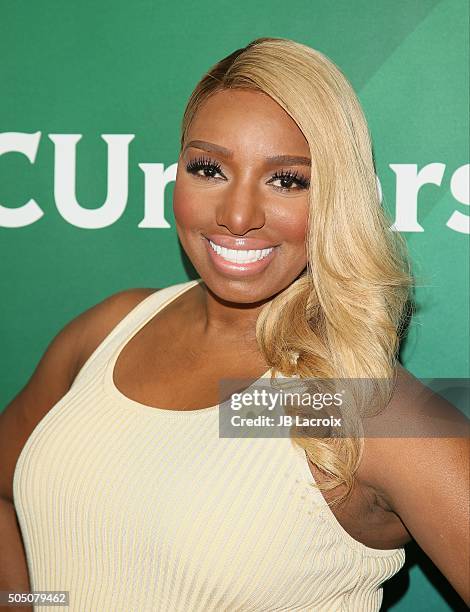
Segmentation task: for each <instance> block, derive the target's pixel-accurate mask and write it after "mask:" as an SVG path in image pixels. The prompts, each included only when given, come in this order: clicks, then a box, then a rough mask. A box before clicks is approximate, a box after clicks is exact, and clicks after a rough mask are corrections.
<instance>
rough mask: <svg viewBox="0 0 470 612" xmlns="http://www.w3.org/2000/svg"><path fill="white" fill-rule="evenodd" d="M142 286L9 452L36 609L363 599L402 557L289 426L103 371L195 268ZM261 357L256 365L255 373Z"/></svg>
mask: <svg viewBox="0 0 470 612" xmlns="http://www.w3.org/2000/svg"><path fill="white" fill-rule="evenodd" d="M197 282H200V279H198V280H196V281H189V282H185V283H179V284H177V285H173V286H171V287H167V288H166V289H163V290H160V291H156V292H155V293H153V294H152V295H150V296H148V297H147V298H145V299H144V300H143V301H141V302H140V303H139V304H138V305H137V306H136V307H135V308H134V309H133V310H132V311H131V312H130V313H129V314H128V315H127V316H126V317H125V318H123V319H122V320H121V321H120V323H119V324H118V325H117V326H116V327H115V328H114V329H113V330H112V332H111V333H110V334H109V335H108V336H107V338H106V339H105V340H104V341H103V342H102V343H101V344H100V346H98V348H97V349H96V350H95V351H94V353H93V354H92V355H91V356H90V357H89V359H88V361H87V362H86V363H85V364H84V366H83V368H82V369H81V370H80V372H79V374H78V375H77V377H76V378H75V380H74V382H73V385H72V387H71V388H70V390H69V391H68V392H67V394H66V395H65V396H64V397H63V398H61V399H60V400H59V402H58V403H57V404H55V405H54V406H53V407H52V408H51V409H50V410H49V412H48V413H47V414H46V415H45V416H44V417H43V419H42V420H41V421H40V422H39V423H38V424H37V426H36V427H35V429H34V430H33V432H32V433H31V435H30V436H29V438H28V440H27V442H26V444H25V446H24V447H23V449H22V451H21V453H20V456H19V458H18V461H17V464H16V467H15V473H14V479H13V495H14V504H15V508H16V511H17V515H18V520H19V525H20V528H21V532H22V536H23V541H24V545H25V550H26V557H27V563H28V568H29V575H30V581H31V590H56V591H69V597H70V607H69V608H65V607H63V606H60V607H59V606H50V607H43V606H41V607H38V608H37V610H40V611H41V612H46V611H48V610H49V611H51V612H59V611H61V610H69V611H70V612H108V611H109V612H118V611H122V612H140V611H149V612H150V611H152V612H153V611H155V612H180V611H181V612H261V611H264V612H274V611H281V610H284V611H289V612H292V611H294V610H298V611H305V612H306V611H309V612H320V611H321V612H323V611H325V612H335V611H340V610H341V611H343V612H344V611H357V612H369V611H370V612H372V611H376V610H379V608H380V605H381V602H382V596H383V593H382V588H381V584H383V582H384V581H386V580H387V579H389V578H390V577H391V576H393V575H394V574H396V573H397V572H398V571H399V570H400V569H401V567H402V566H403V564H404V562H405V551H404V549H403V548H397V549H391V550H379V549H374V548H369V547H368V546H365V545H364V544H362V543H360V542H358V541H356V540H355V539H354V538H353V537H352V536H351V535H350V534H348V533H347V532H346V530H345V529H344V528H343V527H342V526H341V525H340V523H339V522H338V521H337V519H336V518H335V516H334V514H333V512H332V511H331V509H330V508H329V507H328V505H327V503H326V501H325V499H324V498H323V495H322V494H321V492H319V491H318V490H316V489H315V488H313V487H312V486H311V483H313V482H314V479H313V476H312V474H311V472H310V469H309V467H308V464H307V459H306V456H305V452H304V450H303V449H301V448H299V447H298V446H295V445H294V444H293V443H292V441H291V439H290V438H261V439H260V438H240V439H238V438H220V437H219V428H218V406H213V407H209V408H204V409H200V410H191V411H177V410H167V409H162V408H153V407H150V406H145V405H143V404H140V403H139V402H136V401H133V400H131V399H129V398H127V397H126V396H124V395H123V394H122V393H121V392H120V391H119V390H118V389H117V387H116V386H115V385H114V382H113V370H114V364H115V363H116V361H117V358H118V355H119V354H120V352H121V351H122V349H123V348H124V346H125V345H126V344H127V342H128V341H129V340H130V339H131V338H132V337H133V336H134V335H135V334H136V333H137V332H138V331H139V330H140V329H141V328H142V327H143V326H144V325H145V324H146V323H147V322H148V321H149V320H150V319H152V317H153V316H154V315H155V314H156V313H157V312H159V311H160V310H162V309H163V308H164V307H165V306H166V305H167V304H168V303H169V302H171V301H172V300H174V299H175V298H176V297H177V296H179V295H181V294H182V293H183V292H184V291H186V290H188V289H190V288H191V287H192V286H194V285H195V283H197ZM267 376H268V373H266V374H265V375H264V376H263V377H267Z"/></svg>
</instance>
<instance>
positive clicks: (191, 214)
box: [173, 179, 200, 227]
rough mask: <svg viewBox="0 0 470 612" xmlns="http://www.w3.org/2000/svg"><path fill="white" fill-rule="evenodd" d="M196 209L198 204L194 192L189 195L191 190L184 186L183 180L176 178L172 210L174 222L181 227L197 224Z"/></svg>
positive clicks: (198, 207)
mask: <svg viewBox="0 0 470 612" xmlns="http://www.w3.org/2000/svg"><path fill="white" fill-rule="evenodd" d="M198 210H200V206H198V201H197V198H195V197H194V193H193V195H191V190H190V189H187V188H186V187H185V186H184V181H183V180H181V181H179V180H178V179H177V180H176V183H175V188H174V191H173V212H174V215H175V220H176V222H177V223H178V224H179V225H180V226H182V227H191V226H193V225H194V224H195V223H196V224H197V221H198V216H199V215H198ZM199 220H200V219H199Z"/></svg>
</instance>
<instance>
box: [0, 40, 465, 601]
mask: <svg viewBox="0 0 470 612" xmlns="http://www.w3.org/2000/svg"><path fill="white" fill-rule="evenodd" d="M174 212H175V220H176V225H177V231H178V236H179V239H180V241H181V244H182V246H183V248H184V250H185V252H186V254H187V255H188V257H189V258H190V260H191V261H192V263H193V265H194V267H195V268H196V270H197V271H198V274H199V275H200V278H199V279H197V280H196V281H190V282H187V283H180V284H178V285H174V286H172V287H167V288H166V289H162V290H159V291H155V290H154V289H136V290H130V291H125V292H121V293H119V294H117V295H114V296H112V297H110V298H108V299H107V300H105V301H104V302H102V303H100V304H98V305H97V306H95V307H94V308H91V309H90V310H88V311H86V312H85V313H83V314H82V315H80V316H79V317H78V318H77V319H75V320H74V321H72V322H71V323H70V324H69V325H68V326H66V327H65V328H64V330H63V331H62V332H61V333H60V334H58V336H57V337H56V338H55V339H54V341H53V342H52V343H51V345H50V347H49V348H48V350H47V351H46V353H45V355H44V357H43V358H42V360H41V362H40V364H39V366H38V368H37V370H36V372H35V373H34V375H33V377H32V379H31V380H30V382H29V383H28V385H27V386H26V387H25V389H23V391H22V392H21V393H20V394H19V395H18V396H17V398H15V399H14V400H13V402H12V403H11V404H10V405H9V406H8V407H7V409H6V411H5V413H4V414H3V415H2V430H1V436H2V439H1V442H2V444H1V447H2V454H3V461H4V464H5V465H6V466H7V468H8V469H7V470H6V474H7V475H6V476H2V490H1V494H2V499H3V500H4V508H3V510H2V515H1V516H2V522H3V526H4V527H5V528H6V529H9V536H8V539H7V544H6V545H5V552H4V555H5V566H6V568H7V569H6V570H4V572H5V573H4V576H3V578H2V580H3V584H2V588H3V589H6V588H10V589H13V588H14V589H15V590H21V589H23V590H25V591H27V590H29V589H30V588H31V589H33V588H34V589H35V590H39V589H47V590H65V591H69V593H70V610H99V611H102V610H113V611H114V610H123V611H124V610H126V611H128V610H133V611H137V610H157V611H165V612H167V611H179V610H184V611H185V612H188V611H190V612H194V611H196V610H197V611H199V610H201V611H205V612H206V611H209V610H214V611H223V610H226V611H229V610H230V611H232V610H239V611H240V612H248V611H261V610H264V611H274V610H294V609H295V610H309V611H323V610H324V611H327V612H331V611H334V610H357V611H360V612H364V611H368V610H378V609H379V608H380V604H381V601H382V589H381V585H382V584H383V582H384V581H386V580H387V579H389V578H390V577H391V576H392V575H394V574H395V573H396V572H398V571H399V570H400V568H401V567H402V566H403V563H404V560H405V555H404V549H403V546H404V544H405V543H406V542H408V541H410V539H411V538H414V539H415V540H416V541H417V542H418V544H419V545H420V546H421V547H422V548H423V550H424V551H425V552H426V553H427V554H428V555H429V556H430V558H431V559H432V560H433V561H434V563H435V564H436V565H437V566H438V567H439V568H440V570H441V571H442V572H443V573H444V574H445V576H446V577H447V578H448V579H449V581H450V582H451V583H452V585H453V586H454V587H455V589H456V590H457V591H458V592H459V594H460V595H461V596H462V597H464V598H466V599H467V600H468V599H469V591H468V586H467V578H468V569H467V567H468V566H467V563H468V561H467V558H466V550H467V548H468V547H466V546H465V545H464V543H465V540H466V538H467V537H468V536H467V521H468V518H466V516H465V508H466V501H467V495H468V493H467V492H466V490H465V486H466V479H465V467H466V462H465V454H464V451H465V447H464V442H463V439H460V440H459V439H457V438H449V439H445V440H437V441H436V440H430V439H426V436H425V435H423V437H422V438H416V439H415V438H413V439H410V438H397V437H390V438H388V439H384V438H380V437H377V436H376V437H371V438H364V439H362V438H358V437H341V438H335V437H333V436H331V437H323V438H321V437H309V438H300V437H295V436H293V438H292V439H286V438H271V439H269V438H267V437H265V438H242V437H238V438H237V437H235V438H223V437H220V436H219V430H218V417H219V412H218V402H219V401H220V397H219V393H218V390H219V388H218V384H219V381H220V380H221V379H227V378H228V379H238V378H252V379H253V378H254V379H255V380H261V379H263V380H264V379H265V378H266V379H267V378H269V375H271V378H275V377H276V376H277V375H278V374H282V375H283V376H286V377H292V378H296V377H297V378H301V379H308V378H315V377H318V378H323V379H333V378H336V377H344V378H351V379H352V378H367V379H372V380H375V379H380V378H383V379H387V380H389V381H391V380H393V381H394V382H396V384H394V385H390V389H388V390H387V388H386V389H385V392H383V393H384V397H382V398H381V400H382V404H383V406H385V408H384V409H383V410H382V411H381V413H380V415H379V416H378V417H375V418H376V419H378V424H379V427H380V426H383V427H385V426H388V424H389V419H390V415H391V414H393V415H394V416H395V415H397V414H398V415H399V416H400V419H407V418H413V417H414V416H415V412H416V410H417V409H418V407H419V406H418V404H419V401H422V400H421V399H420V398H421V397H422V386H421V385H420V383H419V382H418V381H417V380H416V379H414V378H413V377H412V376H411V375H410V374H409V373H407V372H406V370H404V368H402V367H401V366H400V365H399V364H398V361H397V358H396V354H397V349H398V340H399V335H400V331H401V325H402V320H403V316H404V315H405V314H406V313H405V306H406V303H407V300H408V297H409V291H410V287H411V277H410V274H409V265H408V260H407V257H406V251H405V249H404V244H403V242H402V241H401V239H400V237H399V235H398V234H394V233H393V232H390V231H389V230H388V227H389V226H390V222H389V220H388V219H386V217H385V215H384V212H383V211H382V209H381V207H380V202H379V199H378V193H377V188H376V183H375V174H374V165H373V159H372V153H371V145H370V141H369V135H368V131H367V126H366V123H365V119H364V117H363V114H362V111H361V109H360V106H359V103H358V101H357V98H356V96H355V94H354V92H353V91H352V89H351V87H350V85H349V83H348V82H347V80H346V79H345V77H344V76H343V75H342V74H341V72H340V71H339V70H338V69H337V68H336V67H335V66H334V64H332V63H331V62H330V61H329V60H328V59H327V58H325V57H324V56H323V55H322V54H321V53H319V52H318V51H314V50H313V49H310V48H308V47H306V46H304V45H301V44H298V43H295V42H293V41H289V40H284V39H270V38H269V39H268V38H265V39H258V40H255V41H253V42H252V43H250V44H249V45H248V46H247V47H245V48H244V49H240V50H237V51H236V52H234V53H232V54H231V55H230V56H228V57H227V58H225V59H224V60H222V61H221V62H219V63H218V64H216V66H214V67H213V68H212V69H211V70H210V71H209V72H208V73H207V75H205V76H204V77H203V79H202V80H201V82H200V83H199V84H198V85H197V87H196V89H195V91H194V92H193V94H192V96H191V98H190V100H189V103H188V106H187V108H186V111H185V115H184V119H183V130H182V142H181V151H180V156H179V160H178V172H177V178H176V185H175V190H174ZM387 393H388V400H389V401H386V400H387ZM412 398H413V401H411V399H412ZM384 399H385V401H384ZM415 400H416V401H415ZM418 400H419V401H418ZM436 402H437V404H438V405H437V409H438V410H439V409H441V408H442V409H443V410H445V412H446V414H449V411H450V410H451V409H452V407H451V406H450V405H448V404H447V403H446V402H444V401H443V400H441V402H442V403H443V404H445V405H443V406H441V405H440V403H439V401H438V400H437V399H436V400H435V403H436ZM359 416H361V415H359ZM294 442H295V443H294ZM405 458H406V460H405ZM443 474H445V478H443ZM315 483H317V484H318V485H320V486H321V489H322V490H323V492H321V490H320V489H319V488H317V487H315V486H312V485H315ZM430 496H434V500H435V501H434V502H433V504H432V507H431V504H429V498H430ZM328 502H329V503H330V504H331V507H330V506H329V505H328ZM13 504H14V509H15V510H16V513H17V515H18V520H19V525H20V529H21V536H22V540H23V542H24V546H25V551H26V552H25V553H23V552H22V549H21V537H20V532H19V531H18V529H17V528H16V527H15V525H14V520H13V519H14V512H13V510H12V506H13ZM333 508H334V512H333ZM2 561H4V560H2ZM2 564H3V563H2ZM26 568H27V569H26ZM28 576H29V582H28ZM45 609H47V608H45ZM51 609H52V608H51ZM59 609H61V608H60V607H59Z"/></svg>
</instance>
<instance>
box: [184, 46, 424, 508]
mask: <svg viewBox="0 0 470 612" xmlns="http://www.w3.org/2000/svg"><path fill="white" fill-rule="evenodd" d="M234 88H241V89H254V90H258V91H261V92H264V93H265V94H267V95H269V96H270V97H271V98H272V99H273V100H275V101H276V102H277V103H278V104H279V105H280V106H281V107H282V108H283V109H284V110H285V111H286V112H287V113H288V114H289V115H290V116H291V117H292V119H293V120H294V121H295V122H296V124H297V125H298V127H299V128H300V130H301V131H302V133H303V135H304V136H305V138H306V140H307V142H308V145H309V147H310V154H311V158H312V166H311V177H310V179H311V180H310V191H309V214H308V227H307V234H306V235H307V238H306V248H307V262H308V263H307V267H306V269H305V271H304V273H303V274H302V275H300V276H299V278H297V279H296V280H295V281H294V282H293V283H292V284H291V285H289V286H288V287H287V288H286V289H285V290H284V291H282V292H281V293H280V294H278V295H276V296H275V297H274V299H272V300H271V301H270V302H268V303H267V304H266V305H265V306H264V307H263V309H262V311H261V312H260V314H259V317H258V320H257V326H256V337H257V341H258V344H259V347H260V350H261V352H262V354H263V356H264V358H265V360H266V363H267V364H268V365H269V366H270V367H271V368H272V369H273V376H275V375H276V372H278V373H281V374H282V375H284V376H287V377H289V376H293V377H297V378H301V379H305V378H308V379H323V380H325V379H337V378H341V379H367V380H368V381H374V380H380V381H381V384H380V385H377V387H376V388H375V389H374V392H375V394H376V395H375V398H376V401H378V402H379V404H380V405H381V406H385V405H386V404H387V403H388V402H389V400H390V399H391V395H392V393H393V387H394V383H395V382H396V375H397V361H398V356H397V355H398V349H399V341H400V338H401V336H402V335H403V330H404V324H403V323H404V319H405V317H406V315H407V314H409V312H407V306H409V297H410V290H411V288H412V287H413V278H412V274H411V265H410V258H409V256H408V252H407V247H406V242H405V241H404V239H403V238H402V237H401V235H400V234H399V232H395V231H392V230H391V229H390V226H391V225H392V221H391V219H389V218H388V216H387V214H386V212H385V211H384V209H383V208H382V206H381V202H380V195H379V191H378V186H377V179H376V175H375V167H374V161H373V154H372V145H371V138H370V134H369V130H368V127H367V123H366V119H365V117H364V114H363V111H362V109H361V106H360V103H359V100H358V98H357V96H356V94H355V92H354V90H353V88H352V86H351V85H350V83H349V81H348V80H347V79H346V77H345V76H344V75H343V73H342V72H341V71H340V70H339V68H338V67H337V66H336V65H335V64H334V63H333V62H332V61H331V60H329V59H328V58H327V57H326V56H325V55H323V54H322V53H320V52H319V51H317V50H315V49H312V48H310V47H308V46H306V45H303V44H300V43H297V42H294V41H292V40H288V39H282V38H258V39H256V40H254V41H252V42H251V43H250V44H248V45H247V46H246V47H244V48H243V49H238V50H236V51H235V52H233V53H231V54H230V55H228V56H227V57H225V58H224V59H222V60H221V61H219V62H218V63H217V64H215V65H214V66H213V67H212V68H211V69H210V70H209V71H208V72H207V73H206V74H205V75H204V76H203V77H202V79H201V80H200V81H199V83H198V84H197V85H196V87H195V89H194V91H193V92H192V94H191V96H190V98H189V101H188V104H187V106H186V109H185V112H184V116H183V120H182V133H181V148H182V149H183V148H184V146H185V142H186V135H187V134H188V129H189V126H190V125H191V122H192V120H193V118H194V116H195V114H196V113H197V111H198V109H199V108H200V106H201V105H202V104H203V103H204V102H205V101H206V100H207V99H208V98H209V97H210V96H212V95H213V94H215V93H217V92H218V91H220V90H224V89H234ZM384 381H385V384H384ZM362 391H363V390H362ZM358 397H360V400H359V402H358V405H356V407H355V412H353V411H352V409H353V405H351V407H350V408H351V412H350V413H349V417H351V415H353V414H354V415H355V416H356V417H358V416H359V417H361V416H362V415H364V414H365V411H366V409H365V408H364V406H365V405H366V403H365V400H366V396H365V395H364V393H362V392H361V391H360V392H359V394H358V395H356V398H358ZM291 437H292V439H293V440H294V442H295V443H297V444H299V445H300V446H301V447H302V448H304V449H305V451H306V454H307V456H308V458H309V459H310V461H311V462H312V463H313V464H314V465H315V466H316V467H317V468H318V469H319V470H320V471H321V472H322V473H323V474H324V475H326V476H327V478H326V480H325V482H324V483H321V484H317V486H319V488H321V489H324V490H329V489H333V488H336V487H337V486H338V485H345V487H343V489H345V492H344V493H343V494H342V495H339V496H337V497H336V498H335V499H334V500H332V501H331V502H329V503H331V504H334V503H337V502H339V501H341V500H342V499H343V498H346V497H347V496H349V494H350V492H351V490H352V487H353V484H354V474H355V472H356V470H357V468H358V466H359V463H360V459H361V455H362V450H363V444H364V442H363V438H362V437H361V436H360V435H353V436H348V437H335V436H334V435H333V436H329V437H323V438H320V437H318V436H315V437H314V436H300V435H299V436H296V435H292V436H291Z"/></svg>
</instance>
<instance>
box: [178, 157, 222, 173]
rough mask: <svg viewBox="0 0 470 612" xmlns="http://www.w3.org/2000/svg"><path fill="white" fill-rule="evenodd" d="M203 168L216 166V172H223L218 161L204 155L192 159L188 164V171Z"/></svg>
mask: <svg viewBox="0 0 470 612" xmlns="http://www.w3.org/2000/svg"><path fill="white" fill-rule="evenodd" d="M203 168H214V170H215V171H216V172H218V173H220V172H222V167H221V165H220V164H219V163H218V162H216V161H214V160H212V159H210V158H209V157H204V156H201V157H197V158H196V159H193V160H191V161H190V162H189V163H188V164H187V166H186V170H187V172H197V171H198V170H202V169H203Z"/></svg>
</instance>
